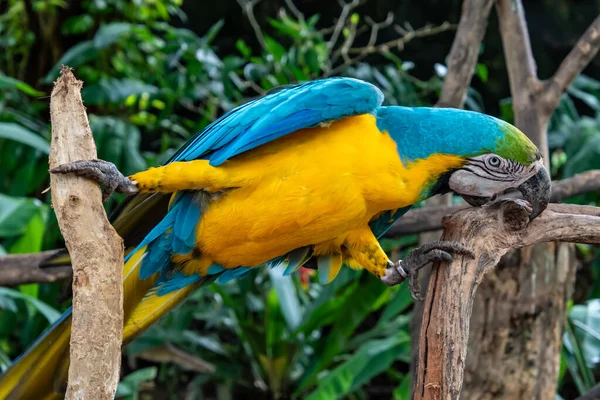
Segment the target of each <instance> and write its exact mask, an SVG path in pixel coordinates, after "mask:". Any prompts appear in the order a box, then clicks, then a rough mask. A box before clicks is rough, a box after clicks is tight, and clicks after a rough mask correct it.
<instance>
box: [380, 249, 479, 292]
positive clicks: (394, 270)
mask: <svg viewBox="0 0 600 400" xmlns="http://www.w3.org/2000/svg"><path fill="white" fill-rule="evenodd" d="M452 254H461V255H465V256H467V257H471V258H473V257H475V254H474V253H473V251H472V250H471V249H469V248H468V247H465V246H463V245H462V244H460V243H456V242H447V241H439V242H432V243H427V244H424V245H423V246H421V247H418V248H416V249H415V250H413V251H412V252H411V253H410V254H409V255H408V256H407V257H406V258H405V259H404V260H400V261H398V262H397V263H393V262H391V261H390V264H389V267H388V269H387V270H386V274H385V276H384V277H383V278H381V280H382V282H383V283H385V284H386V285H388V286H394V285H397V284H399V283H401V282H403V281H405V280H408V286H409V288H410V294H411V296H412V297H413V298H414V299H415V300H419V301H420V300H423V296H422V294H421V286H420V284H419V270H420V269H421V268H423V267H425V266H426V265H427V264H430V263H434V262H438V261H445V262H451V261H452V260H453V258H452Z"/></svg>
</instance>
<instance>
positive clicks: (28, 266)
mask: <svg viewBox="0 0 600 400" xmlns="http://www.w3.org/2000/svg"><path fill="white" fill-rule="evenodd" d="M62 252H63V250H49V251H43V252H41V253H34V254H12V255H8V256H4V257H0V286H16V285H22V284H24V283H46V282H54V281H57V280H60V279H66V278H69V277H70V276H71V275H72V270H71V265H70V264H68V265H56V266H52V267H48V268H40V265H41V264H42V263H44V262H45V261H46V260H48V259H49V258H51V257H54V256H55V255H57V254H60V253H62Z"/></svg>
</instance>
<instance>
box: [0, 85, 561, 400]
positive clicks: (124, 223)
mask: <svg viewBox="0 0 600 400" xmlns="http://www.w3.org/2000/svg"><path fill="white" fill-rule="evenodd" d="M382 101H383V94H382V93H381V92H380V91H379V90H378V89H377V88H376V87H374V86H372V85H370V84H368V83H365V82H362V81H359V80H356V79H350V78H330V79H323V80H317V81H312V82H306V83H302V84H298V85H292V86H287V87H284V88H281V89H277V90H275V91H272V92H270V93H268V94H267V95H266V96H264V97H261V98H258V99H255V100H252V101H250V102H248V103H246V104H244V105H242V106H240V107H237V108H236V109H234V110H232V111H231V112H229V113H227V114H226V115H224V116H223V117H221V118H220V119H218V120H217V121H215V122H214V123H212V124H211V125H209V126H208V127H207V128H206V129H205V130H204V131H202V132H200V133H199V134H197V135H196V136H194V137H193V138H192V139H191V140H190V141H189V142H188V143H187V144H186V145H185V146H183V147H182V148H181V149H180V150H179V152H177V153H176V154H175V155H174V156H173V158H172V159H171V160H170V162H168V163H167V164H166V165H164V166H161V167H158V168H150V169H149V170H147V171H143V172H139V173H137V174H135V175H133V176H131V177H129V178H125V177H123V176H122V175H121V174H120V173H119V172H118V171H117V170H116V168H115V167H114V165H112V164H110V163H106V162H104V161H100V160H94V161H81V162H76V163H72V164H68V165H65V166H61V167H58V168H57V169H55V170H53V171H51V172H53V173H76V174H79V175H81V176H86V177H89V178H92V179H95V180H96V181H98V182H99V183H102V184H103V185H104V187H105V191H104V193H105V195H109V194H110V193H111V192H112V191H118V192H122V193H128V194H135V196H133V197H131V198H129V199H128V201H127V202H125V204H124V205H123V206H122V207H121V209H120V210H119V212H118V213H117V215H116V217H115V218H113V224H114V226H115V228H116V229H117V231H118V232H119V233H120V234H121V235H122V236H123V237H124V239H125V243H126V247H127V256H126V258H125V268H124V273H125V278H124V299H125V303H124V311H125V325H124V334H123V337H124V342H125V343H127V342H129V341H131V340H132V339H133V338H134V337H136V336H137V335H139V334H140V333H141V332H142V331H144V330H145V329H146V328H147V327H148V326H149V325H151V324H152V323H154V322H155V321H156V320H157V319H158V318H159V317H161V316H162V315H164V314H165V313H166V312H167V311H168V310H170V309H171V308H173V307H174V306H175V305H177V304H178V303H179V302H181V301H182V300H183V299H184V298H185V297H186V296H187V295H188V294H190V293H191V292H192V291H194V290H195V289H196V288H198V287H199V286H201V285H202V284H204V283H207V282H211V281H213V280H215V279H216V280H217V281H219V282H227V281H229V280H231V279H233V278H236V277H238V276H242V275H244V274H246V273H247V272H248V271H250V270H252V269H253V268H256V267H259V266H267V267H273V266H275V265H280V264H284V265H285V266H287V269H286V273H288V274H289V273H291V272H293V271H295V270H296V269H297V268H298V267H299V266H301V265H304V264H311V263H312V265H313V266H314V267H315V268H317V269H318V273H319V278H320V280H321V282H330V281H331V280H332V279H334V278H335V276H336V275H337V273H338V272H339V270H340V268H341V267H342V265H343V264H345V265H348V266H350V267H352V268H364V269H366V270H368V271H369V272H370V273H372V274H374V275H375V276H376V277H378V278H380V279H381V280H382V281H383V282H384V283H386V284H390V285H392V284H397V283H399V282H401V281H402V280H403V279H406V278H409V277H410V278H413V277H414V276H415V275H416V272H417V270H418V269H419V268H420V267H422V266H423V265H425V264H427V263H428V262H431V261H435V260H448V259H451V257H452V253H461V254H468V253H469V250H468V249H465V248H464V247H462V246H460V245H459V244H455V243H444V242H438V243H434V244H430V245H426V246H425V247H423V248H420V249H417V250H415V252H413V253H411V255H409V256H408V257H407V258H406V259H405V260H402V261H399V262H398V263H393V262H391V261H390V260H389V258H388V257H387V255H386V254H385V252H384V251H383V250H382V249H381V247H380V245H379V243H378V240H377V239H378V238H379V237H380V236H382V235H383V234H384V233H385V231H386V230H387V229H388V228H389V227H390V226H391V225H392V224H393V223H394V222H395V221H396V220H397V219H398V218H400V217H401V216H402V215H403V214H404V213H405V212H406V211H407V210H408V209H409V208H410V207H411V206H413V205H414V204H416V203H418V202H419V201H421V200H424V199H427V198H429V197H431V196H433V195H436V194H440V193H445V192H448V191H453V192H455V193H457V194H459V195H461V196H463V197H464V198H465V200H466V201H467V202H469V203H470V204H472V205H482V204H484V203H486V202H488V201H490V200H491V199H493V197H495V195H496V194H498V193H501V192H503V191H505V190H506V189H509V188H518V189H520V190H521V192H522V193H523V196H524V197H525V199H526V200H528V201H529V202H530V203H531V204H532V209H533V211H532V214H531V218H535V217H536V216H537V215H538V214H539V213H540V212H542V211H543V210H544V209H545V207H546V205H547V203H548V200H549V192H550V182H549V178H548V174H547V172H546V170H545V169H544V166H543V162H542V159H541V156H540V153H539V151H538V149H537V148H536V147H535V145H534V144H533V143H532V142H531V141H530V140H529V139H528V138H527V137H526V136H525V135H524V134H523V133H521V132H520V131H519V130H518V129H517V128H515V127H513V126H512V125H510V124H508V123H506V122H503V121H501V120H498V119H496V118H492V117H489V116H486V115H483V114H478V113H474V112H468V111H462V110H454V109H435V108H406V107H396V106H394V107H382V105H381V104H382ZM70 321H71V318H70V312H67V313H65V314H64V315H63V316H62V318H61V319H60V320H59V321H58V322H56V323H55V324H54V325H53V326H52V327H51V328H49V329H48V330H47V331H46V332H45V333H44V334H43V335H42V336H41V337H40V339H38V341H37V342H36V343H35V344H34V345H33V346H32V347H31V348H30V349H29V350H28V351H27V352H26V353H25V354H24V355H23V356H21V357H20V358H19V359H18V360H17V361H16V362H15V364H14V365H13V366H12V367H11V368H10V369H9V370H8V371H7V372H6V373H5V374H4V376H2V377H0V399H7V398H10V399H46V398H56V397H60V396H61V395H60V393H61V390H63V389H64V388H65V383H66V376H67V370H68V364H69V353H68V346H69V343H68V342H69V332H70Z"/></svg>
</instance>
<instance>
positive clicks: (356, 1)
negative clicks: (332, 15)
mask: <svg viewBox="0 0 600 400" xmlns="http://www.w3.org/2000/svg"><path fill="white" fill-rule="evenodd" d="M341 4H342V11H341V12H340V16H339V18H338V20H337V22H336V24H335V27H334V28H333V33H332V34H331V38H329V40H328V41H327V53H331V50H332V49H333V48H334V47H335V45H336V43H337V41H338V39H339V38H340V34H341V33H342V31H343V30H344V26H346V22H347V21H348V17H349V16H350V12H351V11H352V10H354V9H355V8H356V7H358V6H359V5H360V4H361V0H352V1H350V2H349V3H341ZM328 58H329V57H328Z"/></svg>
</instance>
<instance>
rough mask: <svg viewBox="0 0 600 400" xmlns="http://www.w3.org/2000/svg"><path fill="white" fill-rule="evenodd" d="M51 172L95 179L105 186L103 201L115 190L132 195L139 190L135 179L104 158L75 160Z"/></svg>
mask: <svg viewBox="0 0 600 400" xmlns="http://www.w3.org/2000/svg"><path fill="white" fill-rule="evenodd" d="M50 173H52V174H75V175H77V176H81V177H82V178H87V179H91V180H93V181H94V182H96V183H98V184H99V185H102V186H104V189H102V201H106V200H107V199H108V198H109V197H110V195H111V194H112V193H113V192H117V193H123V194H127V195H132V194H136V193H137V192H138V191H139V190H138V188H137V183H136V182H135V181H132V180H130V179H129V178H127V177H125V176H124V175H123V174H122V173H121V172H120V171H119V170H118V169H117V167H116V166H115V164H113V163H111V162H108V161H104V160H83V161H75V162H72V163H68V164H63V165H59V166H58V167H56V168H52V169H51V170H50Z"/></svg>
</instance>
